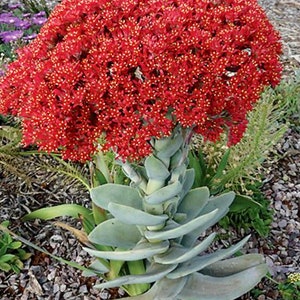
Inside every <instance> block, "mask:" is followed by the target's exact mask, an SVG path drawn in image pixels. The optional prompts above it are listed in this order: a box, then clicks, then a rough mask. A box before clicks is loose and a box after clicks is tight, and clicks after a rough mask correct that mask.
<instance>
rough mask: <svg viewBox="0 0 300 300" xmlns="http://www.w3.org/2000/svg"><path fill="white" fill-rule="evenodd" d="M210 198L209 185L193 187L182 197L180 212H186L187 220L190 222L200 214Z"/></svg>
mask: <svg viewBox="0 0 300 300" xmlns="http://www.w3.org/2000/svg"><path fill="white" fill-rule="evenodd" d="M208 200H209V190H208V188H207V187H200V188H196V189H192V190H190V191H189V192H188V193H187V194H186V196H185V197H184V198H183V199H182V201H181V203H180V205H179V207H178V213H185V214H186V215H187V219H186V220H185V222H188V221H190V220H192V219H194V218H195V217H197V216H198V215H199V213H200V212H201V210H202V209H203V207H204V206H205V205H206V204H207V203H208Z"/></svg>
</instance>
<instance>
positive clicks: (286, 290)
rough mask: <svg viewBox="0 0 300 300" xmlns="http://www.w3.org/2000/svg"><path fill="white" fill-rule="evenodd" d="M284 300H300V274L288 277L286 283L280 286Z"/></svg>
mask: <svg viewBox="0 0 300 300" xmlns="http://www.w3.org/2000/svg"><path fill="white" fill-rule="evenodd" d="M278 289H279V291H280V294H281V296H282V298H283V300H298V299H299V298H300V273H292V274H289V275H288V278H287V280H286V281H285V282H282V283H279V284H278Z"/></svg>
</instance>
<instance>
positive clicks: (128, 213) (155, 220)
mask: <svg viewBox="0 0 300 300" xmlns="http://www.w3.org/2000/svg"><path fill="white" fill-rule="evenodd" d="M108 210H109V212H110V213H111V214H112V215H113V216H114V217H115V218H116V219H118V220H120V221H121V222H123V223H126V224H132V225H144V226H156V225H162V224H163V223H164V222H165V221H166V220H167V219H168V218H169V217H168V216H167V215H159V216H156V215H151V214H148V213H146V212H143V211H141V210H139V209H136V208H133V207H129V206H125V205H121V204H117V203H109V205H108Z"/></svg>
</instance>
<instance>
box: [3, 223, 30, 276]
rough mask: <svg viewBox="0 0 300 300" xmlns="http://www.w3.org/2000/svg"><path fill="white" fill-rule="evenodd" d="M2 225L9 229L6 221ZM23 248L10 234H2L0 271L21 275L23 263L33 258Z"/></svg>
mask: <svg viewBox="0 0 300 300" xmlns="http://www.w3.org/2000/svg"><path fill="white" fill-rule="evenodd" d="M1 225H2V226H4V227H6V228H7V227H8V225H9V222H8V221H4V222H2V223H1ZM21 247H22V243H21V242H20V241H16V240H14V239H13V238H12V236H11V235H10V234H9V233H7V232H0V270H2V271H4V272H11V271H12V272H15V273H17V274H18V273H20V270H21V269H22V268H23V266H24V265H23V262H22V261H24V260H26V259H28V258H29V257H30V256H31V253H27V252H26V251H25V250H24V249H22V248H21Z"/></svg>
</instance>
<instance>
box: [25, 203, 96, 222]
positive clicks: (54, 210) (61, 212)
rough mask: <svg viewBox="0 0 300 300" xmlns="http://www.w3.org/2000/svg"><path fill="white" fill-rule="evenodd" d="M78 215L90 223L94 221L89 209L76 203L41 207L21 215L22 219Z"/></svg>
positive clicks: (48, 218) (45, 218) (74, 216)
mask: <svg viewBox="0 0 300 300" xmlns="http://www.w3.org/2000/svg"><path fill="white" fill-rule="evenodd" d="M80 215H82V216H83V217H84V218H86V219H88V220H89V222H90V223H94V219H93V216H92V213H91V210H90V209H87V208H85V207H83V206H81V205H78V204H60V205H56V206H51V207H45V208H41V209H38V210H35V211H34V212H32V213H29V214H27V215H25V217H23V221H28V220H32V219H41V220H51V219H54V218H57V217H62V216H68V217H73V218H79V216H80Z"/></svg>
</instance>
